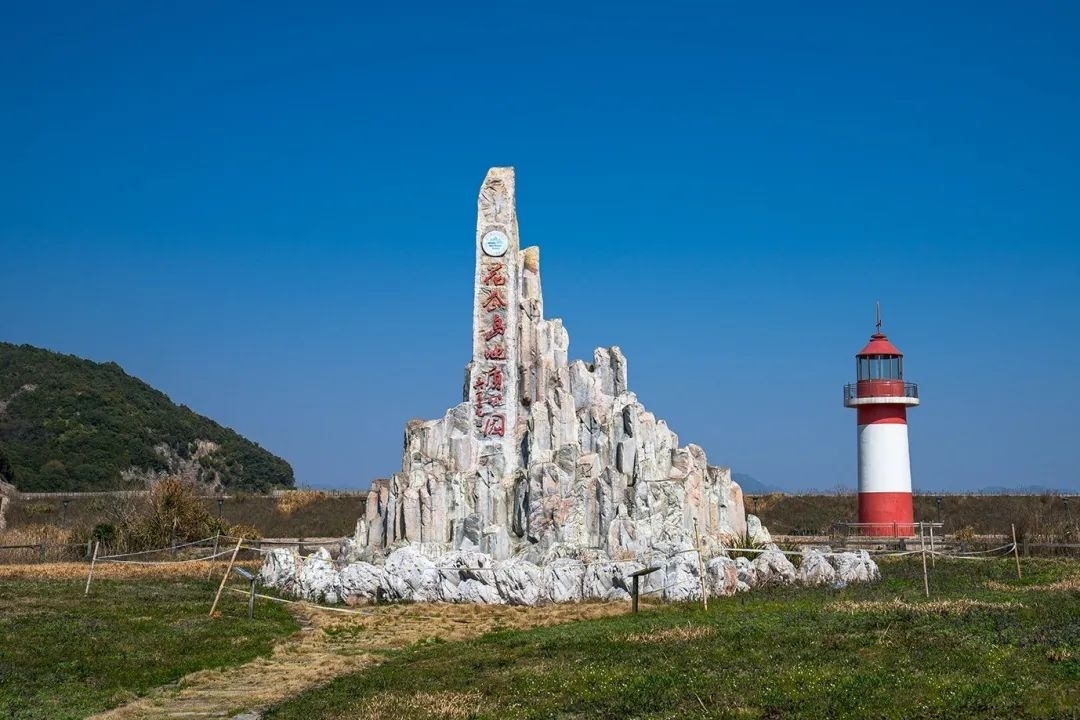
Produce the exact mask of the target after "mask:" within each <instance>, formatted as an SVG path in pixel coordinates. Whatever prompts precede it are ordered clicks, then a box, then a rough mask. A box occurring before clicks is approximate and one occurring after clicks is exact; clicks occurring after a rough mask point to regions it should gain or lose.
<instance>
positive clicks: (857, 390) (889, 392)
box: [844, 380, 919, 402]
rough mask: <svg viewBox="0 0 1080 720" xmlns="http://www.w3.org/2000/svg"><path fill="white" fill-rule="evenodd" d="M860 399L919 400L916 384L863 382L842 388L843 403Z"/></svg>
mask: <svg viewBox="0 0 1080 720" xmlns="http://www.w3.org/2000/svg"><path fill="white" fill-rule="evenodd" d="M861 397H903V398H914V399H916V400H918V399H919V386H918V384H917V383H909V382H901V381H899V380H864V381H862V382H857V383H848V384H847V385H845V386H844V402H847V401H848V400H854V399H855V398H861Z"/></svg>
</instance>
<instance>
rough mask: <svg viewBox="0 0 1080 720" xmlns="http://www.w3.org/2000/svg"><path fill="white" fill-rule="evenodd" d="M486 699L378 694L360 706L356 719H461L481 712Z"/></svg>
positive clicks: (456, 695)
mask: <svg viewBox="0 0 1080 720" xmlns="http://www.w3.org/2000/svg"><path fill="white" fill-rule="evenodd" d="M482 698H483V696H482V695H481V694H480V693H478V692H431V693H424V692H421V693H414V694H412V695H397V694H395V693H379V694H378V695H373V696H371V697H369V698H365V699H364V701H363V702H361V703H360V704H359V705H358V706H357V710H358V711H359V712H358V713H357V717H362V718H372V719H374V718H394V720H396V719H397V718H410V717H425V718H428V717H430V718H439V720H460V719H461V718H470V717H475V716H476V715H477V714H478V713H479V712H480V702H481V700H482Z"/></svg>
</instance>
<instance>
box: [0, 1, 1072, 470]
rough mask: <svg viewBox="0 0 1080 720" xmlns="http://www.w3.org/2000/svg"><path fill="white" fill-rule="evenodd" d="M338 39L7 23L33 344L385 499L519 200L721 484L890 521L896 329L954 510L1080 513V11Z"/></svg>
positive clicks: (796, 9)
mask: <svg viewBox="0 0 1080 720" xmlns="http://www.w3.org/2000/svg"><path fill="white" fill-rule="evenodd" d="M309 5H311V7H302V6H301V5H300V4H295V3H289V4H280V5H277V4H274V3H261V4H258V5H255V4H251V5H246V6H244V5H241V4H238V3H237V4H229V6H228V7H225V6H226V4H225V3H195V2H192V3H184V4H182V6H177V7H165V4H156V3H108V4H101V3H70V4H69V3H49V2H42V3H23V4H20V5H16V4H14V3H7V4H5V5H4V7H3V9H2V10H0V107H2V108H3V109H4V111H3V112H2V113H0V158H2V162H3V168H4V171H3V172H2V173H0V250H2V255H0V257H2V258H3V260H2V262H3V265H2V267H3V269H4V272H3V280H2V281H0V308H2V314H0V339H3V340H6V341H11V342H16V343H30V344H33V345H39V346H44V347H48V348H51V349H54V350H59V351H63V352H68V353H74V354H77V355H80V356H84V357H89V358H92V359H95V360H102V361H104V360H115V361H117V362H119V363H120V364H121V365H122V366H123V367H124V368H125V369H126V370H127V371H128V372H130V373H131V374H133V375H136V376H138V377H140V378H142V379H144V380H146V381H147V382H149V383H151V384H152V385H154V386H156V387H158V388H160V389H162V390H164V391H165V392H167V393H168V394H169V395H170V397H172V398H173V399H174V400H175V401H177V402H182V403H185V404H187V405H189V406H190V407H192V408H193V409H195V410H197V411H199V412H201V413H203V414H206V415H209V416H211V417H213V418H215V419H217V420H219V421H220V422H222V423H224V424H227V425H229V426H231V427H233V428H235V429H237V430H238V431H240V432H241V433H243V434H245V435H247V436H249V437H251V438H253V439H255V440H257V441H258V442H259V443H261V444H262V445H264V446H265V447H267V448H269V449H271V450H273V451H274V452H277V453H278V454H280V455H282V456H283V457H285V458H286V459H288V460H289V461H290V462H292V464H293V466H294V468H295V469H296V472H297V479H298V481H299V482H300V483H303V484H307V485H312V486H319V487H338V488H358V487H366V486H367V485H368V483H369V482H370V480H371V479H372V478H375V477H381V476H386V475H388V474H389V473H391V472H393V471H395V470H396V469H398V467H399V466H400V454H401V437H402V430H403V426H404V424H405V422H406V421H407V420H409V419H410V418H414V417H420V418H430V417H436V416H439V415H441V414H442V412H443V411H444V409H445V408H446V407H448V406H450V405H453V404H455V403H457V402H459V401H460V399H461V398H460V393H461V385H462V368H463V365H464V363H465V362H467V360H468V356H469V352H470V322H471V320H470V308H471V282H472V269H471V263H472V259H473V254H472V253H473V248H472V243H473V232H474V228H473V222H474V218H475V198H476V193H477V190H478V187H479V184H480V181H481V180H482V178H483V176H484V172H485V171H486V169H487V167H489V166H491V165H514V166H515V167H516V168H517V173H518V209H519V217H520V222H521V234H522V242H523V243H524V244H527V245H532V244H538V245H540V246H541V248H542V265H541V267H542V270H543V279H544V291H545V301H546V310H547V314H548V315H549V316H554V317H562V318H563V319H564V321H565V322H566V324H567V327H568V329H569V331H570V338H571V355H572V356H574V357H590V356H591V354H592V348H593V347H594V346H597V345H610V344H617V345H620V346H621V347H622V348H623V350H624V352H625V353H626V354H627V356H628V358H629V368H630V385H631V388H632V389H634V390H635V391H636V392H637V393H638V396H639V397H640V398H641V400H642V401H643V402H644V403H645V405H646V406H647V407H648V408H650V409H651V410H653V411H654V412H656V413H657V414H658V415H659V416H661V417H664V418H666V419H667V420H668V422H669V424H670V425H671V426H672V427H673V428H674V429H675V430H676V431H677V432H678V433H679V434H680V437H681V439H682V441H684V442H696V443H698V444H700V445H702V446H703V447H704V448H705V449H706V451H707V452H708V454H709V458H710V461H711V462H713V463H715V464H721V465H731V466H732V467H733V468H734V469H735V471H736V472H745V473H749V474H751V475H754V476H755V477H757V478H758V479H759V480H761V481H763V482H766V483H769V484H772V485H778V486H782V487H785V488H790V489H805V488H812V487H816V488H821V489H831V488H834V487H836V486H838V485H849V486H851V485H854V482H855V473H856V464H855V417H854V413H853V412H852V411H850V410H845V409H844V408H843V407H842V403H841V387H842V385H843V384H844V383H845V382H848V381H850V380H852V379H853V375H854V361H853V357H852V356H853V354H854V353H855V352H856V351H857V350H858V349H859V348H860V347H861V346H862V344H863V343H864V342H865V340H866V338H867V336H868V335H869V334H870V332H872V331H873V312H874V310H873V308H874V301H875V300H881V302H882V306H883V311H884V319H885V330H886V331H887V332H888V333H889V335H890V337H891V338H892V339H893V340H894V341H895V342H896V344H897V345H899V346H900V347H901V349H903V350H904V351H905V353H906V354H907V362H906V366H905V367H906V371H907V374H908V376H909V378H910V379H912V380H914V381H917V382H919V383H920V386H921V391H922V395H923V406H922V407H920V408H917V409H916V410H914V411H913V412H912V413H911V416H910V431H911V444H912V466H913V478H914V484H915V486H916V488H923V489H941V490H963V489H967V488H978V487H983V486H986V485H1006V486H1015V485H1032V484H1040V485H1052V486H1056V487H1061V488H1067V489H1071V490H1074V491H1076V490H1080V469H1078V467H1080V449H1078V448H1080V443H1078V442H1077V440H1076V438H1077V434H1076V427H1077V425H1078V420H1080V418H1078V417H1077V413H1078V410H1077V408H1078V407H1080V391H1078V389H1077V388H1078V386H1080V384H1078V382H1077V380H1075V379H1073V378H1072V373H1073V369H1074V367H1075V366H1076V358H1077V357H1078V356H1080V342H1078V340H1077V332H1076V330H1077V321H1076V318H1077V315H1078V310H1080V214H1078V205H1080V203H1078V200H1080V170H1078V168H1080V131H1078V129H1077V128H1080V82H1078V80H1077V78H1080V9H1078V8H1080V6H1078V5H1077V4H1075V3H1038V2H1037V3H1027V4H1023V6H1022V5H1021V4H1018V3H986V2H980V3H974V2H971V3H901V4H896V3H889V4H885V3H864V4H861V7H852V5H855V4H845V5H847V7H842V6H841V5H840V4H835V5H834V4H830V3H813V4H807V3H770V4H767V6H766V4H752V3H712V4H706V3H701V4H680V3H663V4H657V3H645V4H636V3H627V2H621V3H589V4H587V5H588V6H589V7H588V8H584V9H583V8H582V7H579V5H581V4H579V3H545V4H542V8H541V7H540V6H541V4H535V5H537V8H536V9H531V10H526V9H522V7H521V6H522V5H523V4H519V3H496V4H491V3H430V4H426V3H385V4H383V5H382V6H381V7H375V8H373V7H364V5H365V4H362V3H342V4H338V5H326V4H318V5H316V4H309ZM751 5H753V6H755V7H750V6H751ZM943 6H947V7H943Z"/></svg>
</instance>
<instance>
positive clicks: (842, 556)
mask: <svg viewBox="0 0 1080 720" xmlns="http://www.w3.org/2000/svg"><path fill="white" fill-rule="evenodd" d="M432 550H433V548H430V547H424V546H406V547H402V548H399V549H397V550H394V551H393V552H392V553H390V555H389V556H388V557H387V558H386V561H385V563H384V564H383V565H381V566H380V565H373V564H371V563H367V562H352V563H347V564H343V563H335V562H334V560H333V558H332V557H331V555H330V553H329V552H328V551H327V550H326V549H324V548H320V549H319V550H318V551H317V552H316V553H315V554H313V555H309V556H307V557H301V556H300V555H298V554H297V553H295V552H294V551H292V550H273V551H271V552H270V553H268V554H267V555H266V557H265V559H264V560H263V565H262V569H261V571H260V574H259V577H260V580H261V581H262V583H263V584H264V585H267V586H270V587H273V588H275V589H277V590H278V591H280V592H282V593H283V594H285V595H288V596H292V597H297V598H302V599H304V600H310V601H313V602H321V603H329V604H335V603H340V602H349V603H363V602H381V601H402V600H407V601H414V602H447V603H480V604H486V605H503V604H505V605H539V604H544V603H559V602H581V601H586V600H628V599H629V598H630V589H631V587H632V582H633V581H632V580H631V575H632V574H633V573H634V572H636V571H638V570H641V569H643V568H645V567H657V568H659V569H658V570H657V571H655V572H653V573H650V574H649V575H646V576H644V577H643V578H642V585H641V589H640V592H641V594H642V596H644V597H652V598H657V599H661V600H666V601H692V600H701V598H702V592H703V591H704V592H706V593H708V594H709V596H710V597H717V596H727V595H734V594H735V593H737V592H743V591H748V590H751V589H753V588H758V587H764V586H769V585H792V586H795V585H802V586H815V585H826V584H828V585H836V586H842V585H846V584H848V583H857V582H872V581H874V580H877V579H879V578H880V573H879V571H878V567H877V565H876V564H875V563H874V561H873V559H872V558H871V557H870V556H869V554H867V553H866V552H865V551H859V552H842V553H833V552H823V551H820V550H806V551H804V552H803V553H802V555H801V557H798V558H797V559H798V560H799V565H798V567H796V566H795V565H794V564H793V563H792V562H791V560H789V559H788V556H787V555H785V554H784V553H782V552H780V551H779V549H777V548H776V547H775V546H772V547H771V548H767V549H765V550H764V551H763V552H761V553H759V554H758V555H757V557H756V558H754V559H752V560H751V559H749V558H747V557H737V558H734V559H732V558H731V557H729V556H727V555H726V554H721V555H716V556H714V557H711V558H704V557H699V555H698V551H697V550H696V549H694V548H689V547H688V548H672V549H670V550H669V551H668V552H667V553H660V552H656V553H652V554H650V555H648V556H646V557H642V558H639V559H635V560H621V561H619V560H611V559H609V558H607V557H604V556H602V555H600V554H592V553H590V552H589V551H587V550H581V551H577V552H575V551H574V550H573V549H572V548H564V551H563V555H562V556H561V557H554V558H552V559H550V560H549V561H548V562H545V563H544V564H542V565H538V564H536V563H533V562H530V561H528V560H522V559H509V560H494V559H492V557H491V556H490V555H487V554H484V553H480V552H475V551H470V550H457V551H452V552H447V553H443V554H434V555H433V554H432ZM702 571H704V577H702Z"/></svg>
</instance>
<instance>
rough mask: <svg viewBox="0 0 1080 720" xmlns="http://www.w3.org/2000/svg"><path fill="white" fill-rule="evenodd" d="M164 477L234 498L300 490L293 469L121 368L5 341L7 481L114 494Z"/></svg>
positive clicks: (1, 472) (1, 372)
mask: <svg viewBox="0 0 1080 720" xmlns="http://www.w3.org/2000/svg"><path fill="white" fill-rule="evenodd" d="M157 473H181V474H184V475H187V476H189V477H191V478H193V479H195V480H197V481H199V482H201V483H203V484H205V485H206V486H208V487H209V488H214V489H226V490H234V491H235V490H247V491H254V492H267V491H270V490H273V489H275V488H279V487H291V486H292V485H293V471H292V467H291V466H290V465H289V463H287V462H285V461H284V460H282V459H281V458H279V457H277V456H276V455H274V454H272V453H270V452H267V451H266V450H264V449H262V448H261V447H259V446H258V445H257V444H255V443H253V442H251V441H250V440H247V439H246V438H243V437H241V436H240V435H238V434H237V433H235V432H234V431H232V430H230V429H229V428H226V427H222V426H221V425H219V424H217V423H216V422H214V421H213V420H210V419H209V418H206V417H203V416H202V415H198V414H196V413H194V412H192V411H191V410H190V409H189V408H187V407H185V406H183V405H176V404H175V403H173V402H172V401H171V400H170V399H169V398H168V396H166V395H165V394H164V393H162V392H159V391H157V390H155V389H154V388H152V387H150V386H149V385H147V384H146V383H144V382H143V381H141V380H139V379H138V378H134V377H131V376H130V375H128V374H127V373H125V372H124V371H123V369H122V368H121V367H120V366H119V365H117V364H116V363H104V364H102V363H96V362H92V361H90V360H83V359H82V358H78V357H75V356H74V355H61V354H59V353H54V352H50V351H48V350H42V349H40V348H35V347H31V346H29V345H12V344H10V343H0V479H4V480H6V481H7V482H10V483H11V484H13V485H15V486H16V487H17V488H18V489H19V490H22V491H23V492H46V491H87V490H115V489H118V488H121V487H125V488H126V487H134V486H140V485H142V484H143V483H145V481H146V479H147V478H149V477H152V476H153V475H155V474H157Z"/></svg>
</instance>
